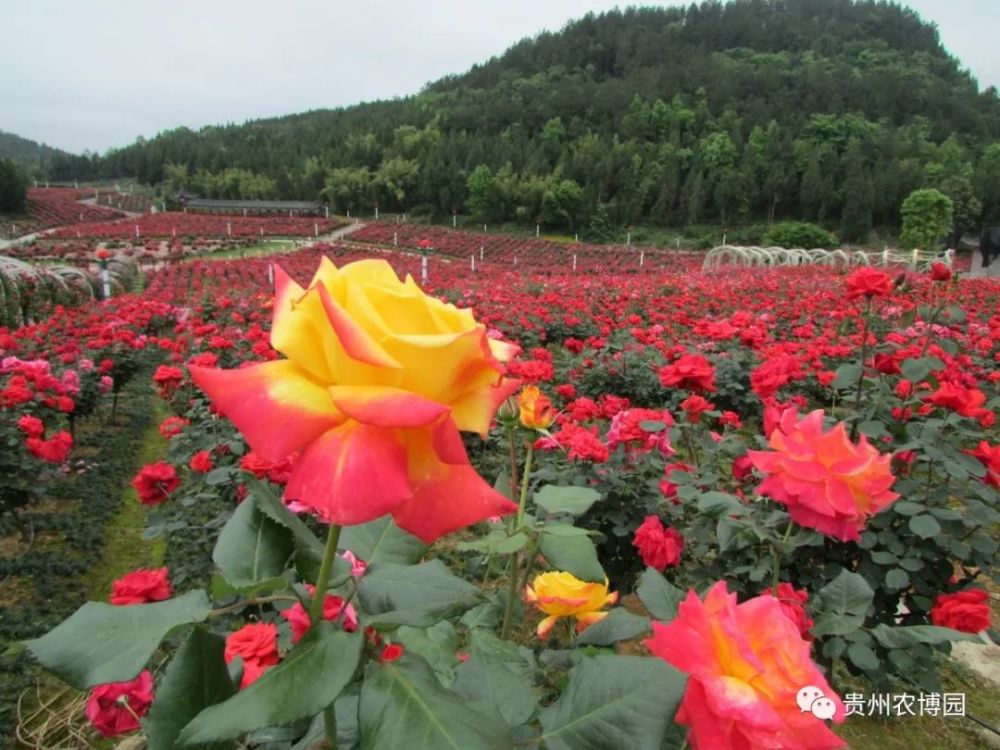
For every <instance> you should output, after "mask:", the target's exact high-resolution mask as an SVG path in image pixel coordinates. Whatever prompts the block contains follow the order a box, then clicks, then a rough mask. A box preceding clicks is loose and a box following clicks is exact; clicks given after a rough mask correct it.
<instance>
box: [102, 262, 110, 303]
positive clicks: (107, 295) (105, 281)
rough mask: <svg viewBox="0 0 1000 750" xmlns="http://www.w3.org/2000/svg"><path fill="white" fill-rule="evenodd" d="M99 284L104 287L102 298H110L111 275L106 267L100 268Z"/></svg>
mask: <svg viewBox="0 0 1000 750" xmlns="http://www.w3.org/2000/svg"><path fill="white" fill-rule="evenodd" d="M101 286H102V287H103V288H104V299H111V276H109V275H108V269H107V268H102V269H101Z"/></svg>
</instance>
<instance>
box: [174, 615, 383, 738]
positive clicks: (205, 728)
mask: <svg viewBox="0 0 1000 750" xmlns="http://www.w3.org/2000/svg"><path fill="white" fill-rule="evenodd" d="M363 643H364V636H363V635H362V634H361V633H360V632H358V633H346V632H344V631H343V630H340V629H339V628H336V627H335V626H334V625H332V624H330V623H320V625H319V626H317V627H314V628H312V629H310V631H309V632H308V633H306V635H305V637H304V638H303V639H302V640H301V641H300V642H299V643H298V645H297V646H295V648H293V649H292V650H291V652H290V653H289V654H288V656H286V657H285V658H284V660H282V662H281V663H280V664H278V665H276V666H273V667H271V668H270V669H268V670H267V671H266V672H264V674H263V676H261V677H260V678H259V679H258V680H257V681H256V682H254V683H253V684H252V685H250V686H249V687H247V688H244V689H243V690H240V691H239V692H238V693H237V694H236V695H234V696H233V697H232V698H230V699H229V700H226V701H223V702H222V703H217V704H215V705H214V706H209V707H208V708H206V709H205V710H204V711H202V712H201V713H199V714H198V715H197V716H196V717H195V718H194V719H193V720H192V721H191V722H190V723H189V724H188V725H187V726H185V727H184V729H183V730H182V731H181V733H180V737H179V743H180V744H182V745H199V744H205V743H207V742H216V741H218V740H227V739H231V738H234V737H239V736H240V735H242V734H245V733H247V732H252V731H254V730H255V729H260V728H261V727H270V726H281V725H284V724H291V723H292V722H295V721H300V720H302V719H308V718H310V717H312V716H315V715H316V714H318V713H320V712H322V711H323V709H325V708H326V707H327V706H329V705H330V704H331V703H333V702H334V701H335V700H336V699H337V696H339V695H340V693H341V691H342V690H343V689H344V688H345V687H346V686H347V684H348V683H349V682H350V681H351V678H352V677H353V676H354V670H355V669H356V668H357V665H358V661H359V660H360V658H361V647H362V645H363ZM304 686H308V689H303V687H304ZM293 696H294V699H291V697H293Z"/></svg>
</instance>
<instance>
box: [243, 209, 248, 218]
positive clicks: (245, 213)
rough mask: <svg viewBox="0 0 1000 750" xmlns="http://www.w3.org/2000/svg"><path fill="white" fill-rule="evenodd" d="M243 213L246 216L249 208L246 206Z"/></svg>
mask: <svg viewBox="0 0 1000 750" xmlns="http://www.w3.org/2000/svg"><path fill="white" fill-rule="evenodd" d="M243 215H244V216H246V215H247V210H246V209H245V208H244V209H243Z"/></svg>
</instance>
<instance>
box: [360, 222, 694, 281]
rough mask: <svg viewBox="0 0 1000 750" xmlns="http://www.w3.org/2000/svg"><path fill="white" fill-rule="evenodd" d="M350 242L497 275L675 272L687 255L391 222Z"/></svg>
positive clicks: (368, 227)
mask: <svg viewBox="0 0 1000 750" xmlns="http://www.w3.org/2000/svg"><path fill="white" fill-rule="evenodd" d="M351 239H352V240H356V241H358V242H371V243H374V244H378V245H383V246H386V247H394V246H395V247H404V248H410V249H413V250H427V251H428V252H433V253H434V254H435V255H443V256H445V257H450V258H454V259H456V260H460V261H464V262H465V263H466V264H467V265H468V266H469V267H470V268H471V266H472V261H473V259H474V260H475V263H476V264H479V265H480V267H481V269H482V268H487V267H488V270H489V271H490V272H492V271H493V270H494V269H493V266H494V265H498V266H501V267H508V268H515V267H519V268H521V269H529V270H531V271H535V272H551V273H566V272H569V271H572V270H573V268H574V258H575V267H576V270H577V271H579V272H584V271H586V272H589V273H601V272H602V271H605V272H612V273H627V272H630V271H631V272H638V271H640V270H654V269H664V268H670V269H675V270H676V269H677V268H678V266H679V263H678V259H679V257H681V258H683V257H685V256H686V255H687V254H686V253H684V254H683V255H682V254H681V253H680V252H678V251H676V250H669V249H665V248H655V247H644V248H638V247H626V246H624V245H593V244H587V243H579V242H574V243H559V242H552V241H550V240H544V239H540V238H534V237H515V236H510V235H503V234H489V233H486V232H469V231H465V230H458V229H449V228H447V227H439V226H424V225H421V224H405V223H403V224H397V223H392V222H373V223H370V224H366V225H365V226H364V227H362V228H361V229H359V230H358V231H356V232H352V233H351ZM687 260H688V261H689V260H690V259H687ZM681 262H682V263H683V262H684V261H681ZM484 264H485V265H484Z"/></svg>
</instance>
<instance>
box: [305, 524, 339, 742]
mask: <svg viewBox="0 0 1000 750" xmlns="http://www.w3.org/2000/svg"><path fill="white" fill-rule="evenodd" d="M339 541H340V526H338V525H337V524H330V531H329V533H327V535H326V549H324V550H323V562H322V564H321V565H320V566H319V576H318V577H317V578H316V593H315V594H314V595H313V600H312V607H310V609H309V621H310V622H311V623H313V624H314V625H315V624H316V623H318V622H319V621H320V620H322V619H323V599H324V598H325V597H326V586H327V584H328V583H330V572H331V571H332V570H333V558H334V557H335V556H336V554H337V542H339ZM336 739H337V738H336V737H334V747H336Z"/></svg>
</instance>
